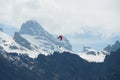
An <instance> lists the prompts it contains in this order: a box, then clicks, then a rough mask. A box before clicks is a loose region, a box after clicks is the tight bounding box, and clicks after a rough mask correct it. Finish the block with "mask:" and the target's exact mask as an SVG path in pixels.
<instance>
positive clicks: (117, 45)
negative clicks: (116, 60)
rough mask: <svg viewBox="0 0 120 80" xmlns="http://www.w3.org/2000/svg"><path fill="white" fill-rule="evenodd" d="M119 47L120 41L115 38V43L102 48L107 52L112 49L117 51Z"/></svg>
mask: <svg viewBox="0 0 120 80" xmlns="http://www.w3.org/2000/svg"><path fill="white" fill-rule="evenodd" d="M119 48H120V42H119V41H118V40H117V41H116V42H115V44H113V45H108V46H107V47H105V48H104V50H105V51H108V52H112V51H117V50H118V49H119Z"/></svg>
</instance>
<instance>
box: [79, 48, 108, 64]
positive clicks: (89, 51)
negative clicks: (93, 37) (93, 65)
mask: <svg viewBox="0 0 120 80" xmlns="http://www.w3.org/2000/svg"><path fill="white" fill-rule="evenodd" d="M108 54H109V52H107V51H104V50H102V51H97V50H95V49H93V48H91V47H88V46H84V47H83V51H82V52H79V53H78V55H79V56H80V57H81V58H83V59H85V60H87V61H89V62H104V59H105V56H106V55H108Z"/></svg>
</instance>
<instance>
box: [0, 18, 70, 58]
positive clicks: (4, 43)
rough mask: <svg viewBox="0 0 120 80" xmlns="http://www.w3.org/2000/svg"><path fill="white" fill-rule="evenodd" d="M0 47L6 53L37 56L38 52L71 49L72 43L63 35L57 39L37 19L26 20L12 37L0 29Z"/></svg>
mask: <svg viewBox="0 0 120 80" xmlns="http://www.w3.org/2000/svg"><path fill="white" fill-rule="evenodd" d="M0 47H1V48H3V50H4V51H6V52H8V53H13V52H15V53H20V54H28V55H29V56H30V57H32V58H34V57H37V56H38V54H44V55H49V54H52V53H53V52H55V51H56V52H64V51H65V50H66V51H67V50H69V51H71V50H72V45H71V44H70V43H69V41H68V40H67V39H66V38H65V37H64V36H63V40H62V41H59V40H58V39H57V36H54V35H52V34H50V33H48V32H47V31H46V30H44V29H43V28H42V27H41V25H40V24H39V23H38V22H37V21H32V20H31V21H27V22H26V23H24V24H23V25H22V27H21V29H20V31H19V32H15V34H14V37H11V36H9V35H7V34H6V33H4V32H2V28H1V30H0Z"/></svg>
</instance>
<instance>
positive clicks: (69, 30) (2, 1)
mask: <svg viewBox="0 0 120 80" xmlns="http://www.w3.org/2000/svg"><path fill="white" fill-rule="evenodd" d="M29 19H35V20H37V21H39V23H41V25H43V26H44V28H45V29H47V30H48V31H49V32H51V33H58V34H60V33H61V34H74V33H79V34H83V33H86V31H87V30H88V29H89V30H90V29H91V31H93V34H100V35H101V36H102V37H103V38H105V39H108V38H111V37H112V36H118V35H119V33H120V1H119V0H0V23H4V24H11V25H13V26H16V27H18V28H20V26H21V24H22V23H23V22H25V21H26V20H29Z"/></svg>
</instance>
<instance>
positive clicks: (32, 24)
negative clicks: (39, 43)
mask: <svg viewBox="0 0 120 80" xmlns="http://www.w3.org/2000/svg"><path fill="white" fill-rule="evenodd" d="M44 31H45V30H44V29H43V28H42V26H41V25H40V24H39V23H38V22H37V21H36V20H29V21H27V22H25V23H23V24H22V27H21V29H20V32H19V33H20V34H29V35H42V34H44Z"/></svg>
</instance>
